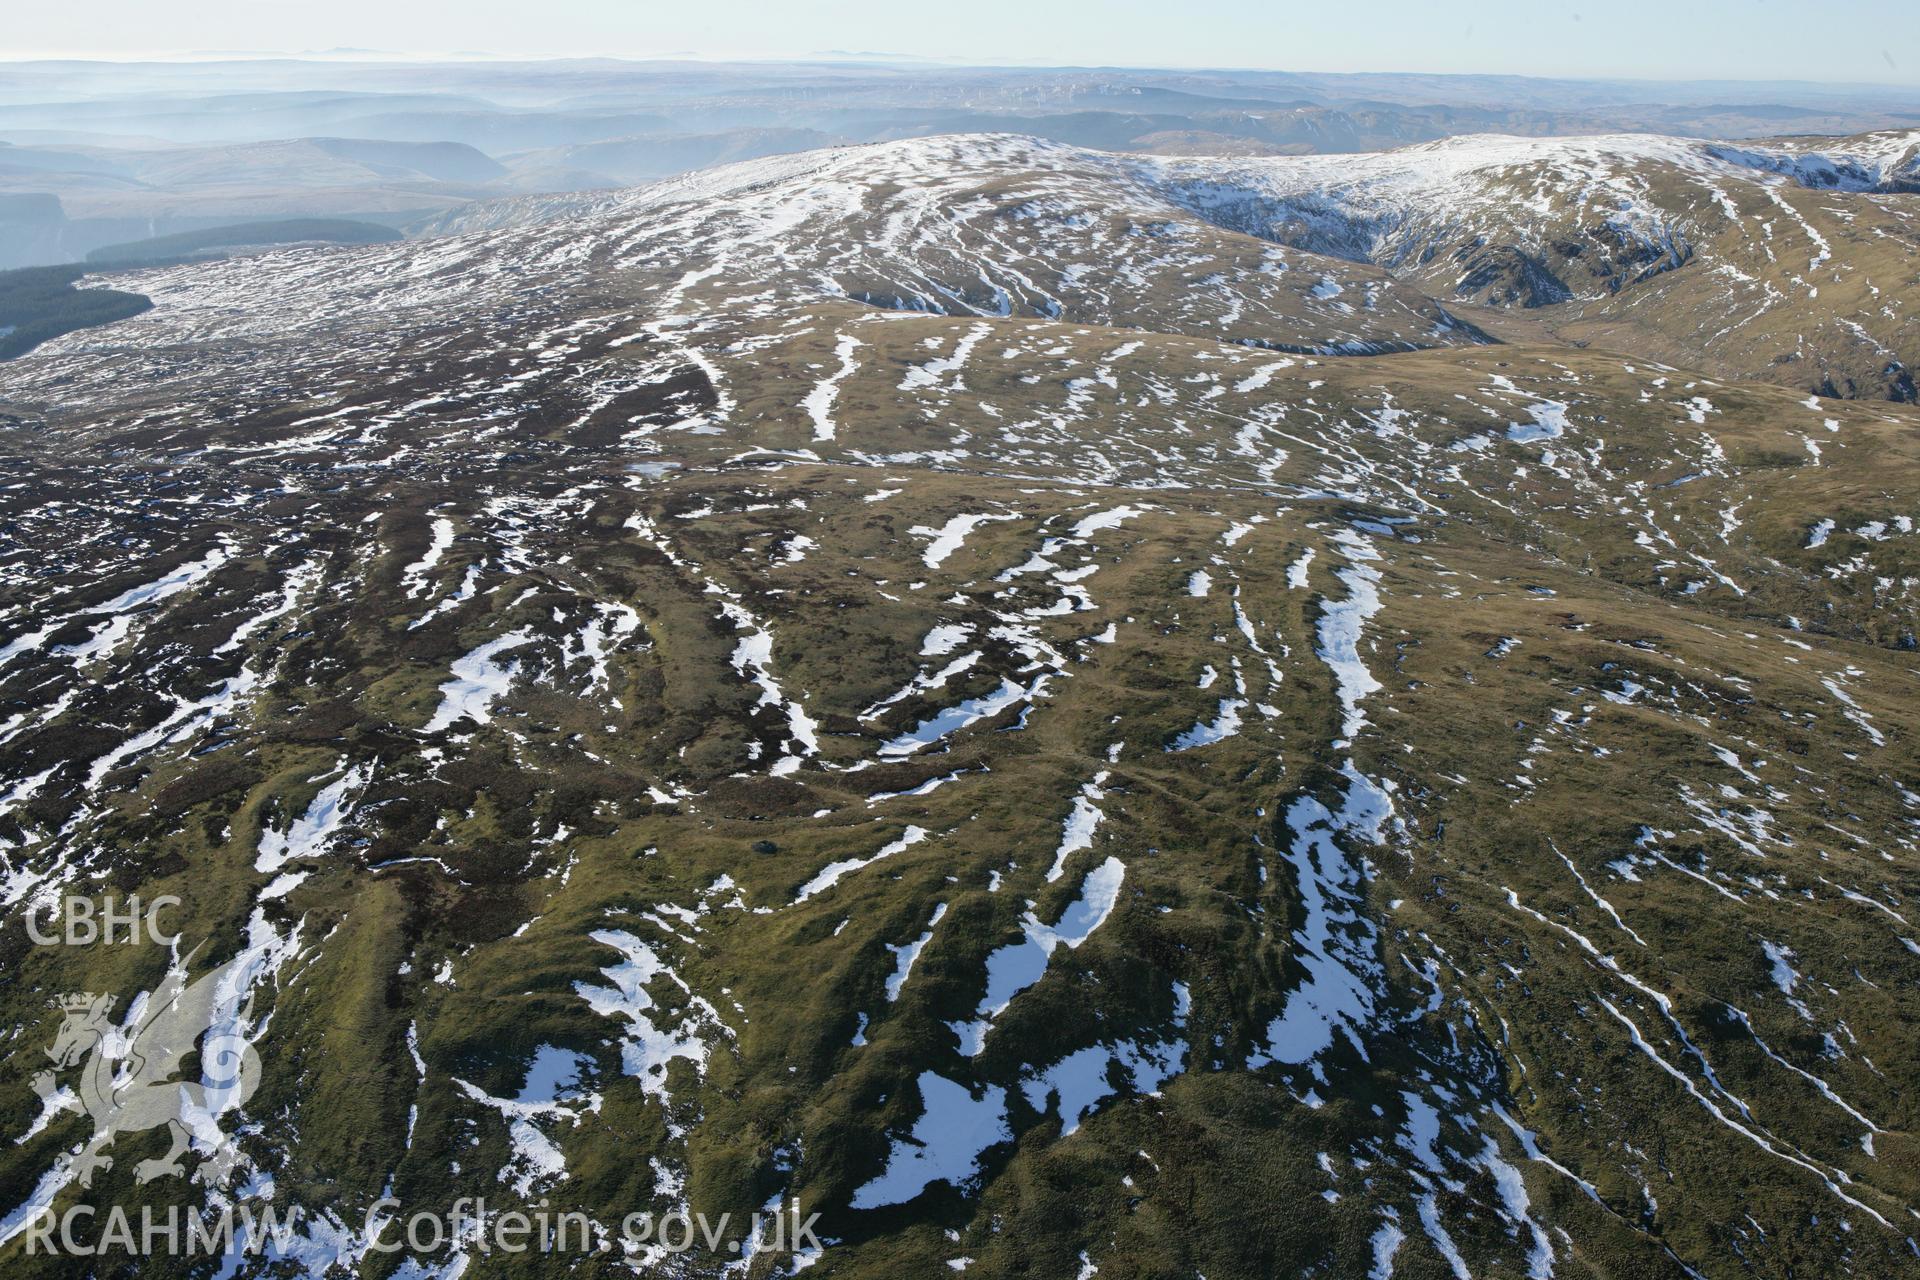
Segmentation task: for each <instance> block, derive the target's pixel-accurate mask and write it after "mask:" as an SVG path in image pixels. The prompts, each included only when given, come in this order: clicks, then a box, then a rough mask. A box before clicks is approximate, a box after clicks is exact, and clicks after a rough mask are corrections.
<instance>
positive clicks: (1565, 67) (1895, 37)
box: [0, 0, 1920, 88]
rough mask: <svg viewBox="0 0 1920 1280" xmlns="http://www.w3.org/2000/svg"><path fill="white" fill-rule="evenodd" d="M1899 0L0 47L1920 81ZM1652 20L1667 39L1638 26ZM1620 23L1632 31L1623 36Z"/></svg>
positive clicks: (218, 12) (1033, 15) (674, 26)
mask: <svg viewBox="0 0 1920 1280" xmlns="http://www.w3.org/2000/svg"><path fill="white" fill-rule="evenodd" d="M1903 8H1904V7H1903V6H1901V5H1898V4H1896V3H1893V2H1892V0H1843V2H1842V3H1837V4H1833V5H1830V6H1828V8H1827V11H1826V12H1825V13H1823V14H1822V15H1821V19H1820V21H1821V24H1822V31H1823V34H1824V35H1825V36H1826V37H1827V38H1824V39H1822V40H1820V41H1818V42H1810V41H1808V40H1807V39H1806V32H1805V19H1804V15H1803V12H1802V11H1800V10H1797V9H1795V8H1793V7H1791V6H1785V5H1769V4H1755V3H1737V2H1736V0H1718V2H1702V3H1689V4H1662V3H1656V2H1655V0H1626V2H1625V3H1623V4H1617V5H1613V6H1609V7H1608V8H1607V9H1606V10H1605V11H1604V14H1603V15H1602V16H1600V17H1595V16H1593V15H1590V14H1588V13H1584V12H1583V11H1582V9H1581V8H1580V7H1579V6H1577V5H1572V4H1564V3H1563V4H1560V5H1556V6H1541V5H1536V4H1527V3H1523V2H1521V0H1495V2H1494V3H1491V4H1483V5H1480V6H1477V9H1476V12H1475V13H1474V14H1473V15H1472V16H1470V17H1468V16H1463V15H1461V14H1460V13H1459V12H1457V11H1454V10H1436V9H1432V8H1430V7H1428V6H1423V5H1419V4H1416V3H1413V2H1412V0H1385V2H1384V3H1382V4H1380V5H1376V6H1373V7H1371V8H1370V9H1368V10H1367V11H1366V13H1365V16H1364V18H1362V17H1361V16H1359V15H1358V14H1357V13H1355V12H1354V11H1350V10H1344V9H1334V10H1328V11H1316V10H1301V9H1289V10H1287V11H1285V12H1260V11H1257V10H1248V9H1246V8H1245V7H1244V6H1240V5H1228V4H1223V3H1220V2H1219V0H1197V2H1196V3H1193V4H1190V5H1189V6H1188V7H1187V9H1186V11H1185V12H1184V13H1183V15H1182V18H1183V20H1182V21H1181V22H1179V23H1178V24H1177V25H1174V24H1169V23H1167V22H1166V20H1165V18H1166V15H1165V13H1164V12H1162V11H1161V10H1159V9H1158V7H1156V6H1149V5H1146V4H1143V3H1141V2H1140V0H1121V2H1120V3H1108V4H1098V5H1096V4H1092V3H1089V2H1087V0H1068V2H1067V3H1061V4H1055V5H1051V6H1046V7H1044V8H1042V7H1037V6H1032V5H1026V4H1019V3H1014V2H1012V0H980V2H979V3H976V4H974V5H972V6H969V7H968V8H967V9H966V10H965V11H964V12H960V11H955V12H951V13H946V12H940V11H933V10H928V11H918V10H916V11H912V12H907V11H902V10H899V9H898V8H896V7H891V6H886V5H882V4H879V3H876V2H874V0H841V2H839V3H831V4H819V5H810V6H807V7H806V8H805V9H804V10H803V9H800V8H797V7H795V6H787V5H776V4H772V3H765V2H763V0H735V2H734V3H732V4H727V5H720V6H709V7H708V8H706V9H705V10H702V11H700V12H693V13H689V12H686V11H683V10H680V9H678V8H674V9H667V8H665V7H661V6H641V7H639V11H638V12H636V11H635V7H634V6H630V5H620V4H616V3H613V2H612V0H571V2H570V3H563V4H558V5H547V6H542V7H541V8H540V10H539V11H538V12H531V11H529V10H527V9H526V8H525V7H524V6H518V5H512V4H506V3H501V2H500V0H482V2H481V3H476V4H473V5H470V6H465V7H463V9H462V10H461V12H460V14H459V16H458V24H457V25H458V32H459V38H458V39H457V40H454V39H449V38H448V28H449V22H448V19H447V18H446V17H444V16H440V15H437V14H435V13H432V12H426V13H422V12H420V11H418V10H396V9H395V8H394V7H393V6H390V5H378V4H373V3H369V2H368V0H342V3H339V4H336V5H333V6H331V7H330V9H329V11H328V14H327V17H326V20H325V24H326V33H327V34H326V36H325V37H323V38H315V36H314V30H315V25H316V24H315V23H314V21H313V20H311V19H307V18H305V17H304V16H303V15H301V14H299V13H296V12H294V11H290V10H285V9H282V8H280V7H278V6H262V5H257V4H244V3H237V2H235V0H218V2H215V3H208V4H204V5H200V6H197V7H196V9H195V11H194V12H193V13H191V14H185V15H183V14H178V13H168V14H165V15H162V14H160V13H158V12H156V11H155V10H154V9H152V7H151V6H146V5H139V4H134V3H132V2H131V0H108V2H107V3H104V4H100V5H93V6H88V7H87V8H85V9H84V10H79V9H58V8H55V9H43V10H38V11H35V12H31V13H23V14H20V15H16V17H15V18H13V19H12V20H11V21H10V23H9V26H10V28H11V29H10V31H9V33H8V36H7V37H6V40H5V43H4V44H0V61H6V62H15V61H38V60H86V61H106V62H118V61H141V60H156V61H174V60H186V61H198V60H221V59H248V60H251V59H257V58H262V57H268V58H272V57H289V58H330V57H334V56H337V55H340V54H343V53H345V54H352V55H355V56H360V57H371V58H377V59H381V60H402V61H407V60H419V61H445V60H462V59H485V60H495V59H498V60H509V61H511V60H528V61H536V60H549V59H556V58H588V57H599V58H617V59H622V60H634V61H650V60H663V59H666V60H698V61H756V62H765V61H819V60H823V59H824V60H832V59H835V58H849V59H854V60H874V59H879V60H888V61H899V62H915V61H928V62H933V63H936V64H939V65H950V66H972V67H987V66H1007V67H1061V68H1067V67H1072V68H1080V69H1101V68H1113V69H1135V68H1138V69H1148V68H1155V69H1183V70H1184V69H1194V70H1237V71H1252V70H1262V71H1291V72H1296V73H1312V74H1326V73H1340V74H1361V73H1370V72H1372V73H1380V72H1384V73H1389V74H1405V75H1516V76H1527V77H1533V78H1543V79H1601V80H1651V81H1692V82H1695V83H1711V82H1716V81H1719V82H1730V83H1756V82H1778V81H1795V82H1802V83H1818V84H1832V85H1848V86H1854V87H1871V86H1884V87H1888V88H1912V87H1914V86H1915V85H1917V84H1920V35H1917V34H1916V28H1915V27H1914V25H1913V24H1912V23H1910V22H1905V23H1903V22H1902V21H1901V18H1902V16H1903ZM1649 31H1651V32H1657V33H1658V34H1659V38H1658V39H1657V40H1654V39H1647V38H1644V33H1646V32H1649ZM1622 33H1629V34H1632V35H1633V36H1634V37H1635V38H1634V39H1632V40H1622V39H1621V38H1620V36H1621V34H1622Z"/></svg>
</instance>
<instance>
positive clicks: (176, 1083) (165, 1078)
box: [33, 956, 260, 1187]
mask: <svg viewBox="0 0 1920 1280" xmlns="http://www.w3.org/2000/svg"><path fill="white" fill-rule="evenodd" d="M191 960H192V957H191V956H189V957H188V961H189V962H191ZM249 967H250V965H249V962H248V959H247V958H246V957H242V958H240V959H236V960H235V961H233V962H231V963H229V964H227V965H224V966H222V967H221V968H218V969H215V970H213V971H212V972H210V973H207V974H205V975H203V976H202V977H201V978H200V979H198V980H197V981H195V982H193V983H191V984H189V983H188V982H187V978H186V972H185V970H186V965H185V964H182V965H180V966H178V967H176V968H175V969H173V970H171V971H170V972H169V973H168V974H167V977H166V979H165V981H163V982H162V983H161V985H160V987H159V988H158V989H157V990H155V991H153V992H151V993H150V994H149V995H148V996H147V997H146V998H145V999H144V1000H141V1001H136V1002H135V1004H134V1006H133V1009H132V1013H131V1016H129V1017H128V1018H127V1019H126V1020H125V1021H124V1022H123V1023H118V1024H116V1023H115V1022H113V1021H112V1019H111V1016H110V1015H111V1014H112V1011H113V1005H114V999H115V998H114V997H113V996H111V995H95V994H92V993H82V994H78V995H71V996H66V997H64V998H62V999H61V1000H59V1001H58V1002H57V1003H56V1004H55V1007H56V1008H58V1009H60V1010H62V1011H63V1012H64V1013H65V1015H66V1016H65V1018H64V1019H63V1020H62V1021H61V1023H60V1030H59V1033H58V1034H57V1036H56V1037H55V1039H54V1043H53V1047H52V1048H51V1049H48V1050H47V1051H46V1053H47V1056H48V1057H49V1058H51V1059H52V1060H53V1064H54V1069H53V1070H51V1071H42V1072H40V1073H38V1074H37V1075H35V1076H34V1078H33V1088H34V1092H36V1093H38V1094H39V1095H40V1097H41V1100H42V1101H43V1102H45V1103H46V1104H47V1105H48V1106H50V1107H59V1108H65V1109H73V1107H74V1103H75V1101H76V1100H77V1102H78V1104H79V1109H81V1110H83V1111H84V1112H85V1113H86V1114H87V1116H89V1117H90V1118H91V1119H92V1120H93V1126H94V1132H93V1137H92V1138H90V1139H89V1140H88V1142H87V1144H86V1146H85V1147H83V1148H82V1149H81V1150H80V1152H79V1153H78V1154H76V1155H73V1156H72V1157H70V1158H69V1160H68V1168H69V1169H70V1170H71V1171H72V1173H73V1174H74V1176H75V1178H76V1179H77V1180H78V1181H79V1183H80V1185H81V1186H82V1187H91V1186H92V1185H93V1175H94V1174H95V1173H96V1172H99V1171H102V1170H107V1169H111V1168H112V1167H113V1158H112V1157H111V1156H108V1155H106V1154H104V1153H105V1151H106V1148H107V1147H109V1146H111V1145H112V1144H113V1140H114V1139H115V1138H116V1137H118V1136H119V1135H121V1134H123V1133H140V1132H144V1131H146V1130H149V1129H158V1128H161V1127H162V1126H164V1127H165V1128H167V1129H168V1130H169V1131H170V1133H171V1136H172V1143H171V1146H170V1147H169V1148H168V1151H167V1153H166V1155H164V1156H162V1157H160V1158H158V1159H155V1160H142V1161H141V1162H140V1163H139V1164H138V1165H136V1166H135V1167H134V1177H135V1179H136V1180H137V1181H139V1182H141V1183H147V1182H151V1181H153V1180H154V1179H156V1178H164V1177H181V1176H184V1175H185V1173H186V1169H185V1166H184V1165H183V1164H182V1163H181V1157H182V1156H184V1155H185V1154H186V1153H187V1150H188V1148H189V1147H190V1146H191V1145H192V1142H193V1139H194V1138H195V1137H199V1138H201V1139H202V1140H203V1142H204V1143H205V1144H207V1145H208V1146H211V1147H212V1149H213V1154H212V1157H211V1158H210V1159H209V1160H207V1161H206V1162H205V1163H204V1164H203V1165H202V1166H201V1167H200V1168H199V1170H198V1171H197V1172H196V1173H195V1175H194V1177H195V1180H196V1181H198V1182H203V1183H207V1184H210V1185H218V1184H220V1183H221V1182H223V1181H224V1180H225V1179H226V1177H227V1175H228V1174H229V1173H230V1172H231V1171H232V1169H233V1166H234V1162H235V1160H236V1158H237V1157H238V1154H239V1153H238V1150H237V1148H236V1147H235V1146H234V1143H233V1141H232V1139H231V1138H230V1137H229V1136H228V1135H226V1134H224V1133H222V1132H221V1131H220V1128H219V1124H218V1117H219V1116H220V1115H221V1114H222V1113H223V1112H226V1111H230V1110H232V1109H234V1108H236V1107H239V1106H241V1105H243V1104H244V1103H245V1102H246V1101H247V1099H248V1098H250V1097H252V1096H253V1091H254V1090H255V1089H257V1088H258V1087H259V1084H260V1057H259V1055H258V1054H256V1053H255V1052H254V1049H253V1046H252V1044H250V1043H249V1042H248V1039H247V1036H246V1034H245V1032H246V1028H247V1027H248V1025H249V1024H250V1016H249V1015H250V1013H251V1010H252V1005H253V1001H252V997H251V995H247V996H246V997H245V1007H244V1008H243V1007H241V1002H242V993H243V992H245V991H246V990H247V988H248V987H249V986H250V985H251V984H250V983H249V982H248V977H249V976H250V975H249V974H247V973H245V972H242V970H244V969H246V968H249ZM196 1048H197V1049H198V1050H199V1058H200V1078H199V1079H198V1080H187V1079H181V1078H179V1077H180V1074H181V1071H182V1066H183V1063H184V1062H185V1060H186V1058H187V1057H188V1055H189V1054H191V1053H193V1052H194V1050H195V1049H196ZM73 1067H79V1069H80V1073H79V1077H78V1080H77V1082H76V1085H75V1088H74V1093H73V1094H72V1095H69V1094H67V1093H66V1092H65V1091H64V1090H62V1089H61V1088H60V1087H59V1084H58V1073H59V1072H62V1071H66V1070H68V1069H70V1068H73Z"/></svg>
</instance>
